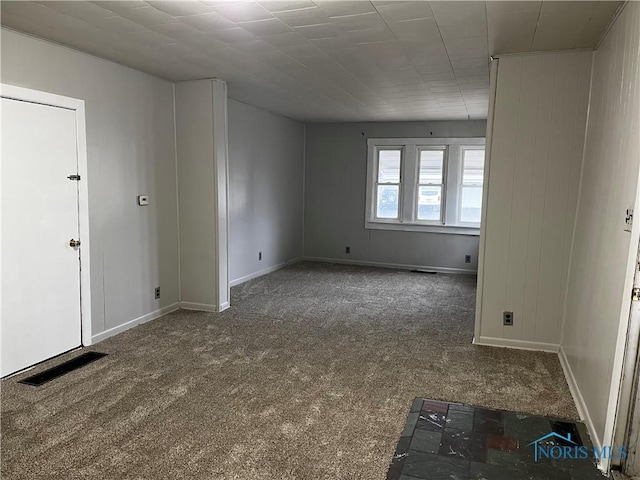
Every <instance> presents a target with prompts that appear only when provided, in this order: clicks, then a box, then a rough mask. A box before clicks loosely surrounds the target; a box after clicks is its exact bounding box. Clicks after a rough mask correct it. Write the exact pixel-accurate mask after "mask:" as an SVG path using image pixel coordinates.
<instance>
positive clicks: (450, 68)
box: [0, 0, 621, 121]
mask: <svg viewBox="0 0 640 480" xmlns="http://www.w3.org/2000/svg"><path fill="white" fill-rule="evenodd" d="M620 4H621V2H614V1H607V2H597V1H594V2H583V1H569V2H560V1H547V0H545V1H528V2H509V1H499V2H481V1H471V2H456V1H447V2H442V1H441V2H426V1H409V2H402V1H371V2H369V1H364V0H360V1H343V0H314V1H311V0H284V1H276V0H267V1H261V2H255V1H223V0H213V1H204V0H203V1H185V0H183V1H148V2H144V1H97V2H86V1H68V2H59V1H58V2H56V1H44V2H29V1H19V2H18V1H2V2H1V3H0V7H1V13H2V16H1V21H2V24H3V25H5V26H8V27H10V28H13V29H16V30H20V31H23V32H27V33H30V34H33V35H36V36H38V37H42V38H46V39H49V40H53V41H55V42H58V43H62V44H64V45H69V46H71V47H74V48H77V49H79V50H82V51H85V52H88V53H91V54H94V55H97V56H100V57H103V58H107V59H110V60H113V61H116V62H119V63H121V64H124V65H128V66H130V67H133V68H137V69H139V70H142V71H144V72H148V73H151V74H154V75H158V76H161V77H164V78H167V79H170V80H188V79H198V78H208V77H217V78H221V79H224V80H226V81H228V82H229V94H230V96H231V97H233V98H236V99H238V100H242V101H245V102H247V103H251V104H254V105H257V106H260V107H263V108H266V109H268V110H271V111H274V112H277V113H281V114H283V115H286V116H289V117H292V118H295V119H299V120H305V121H383V120H426V119H441V120H446V119H467V118H471V119H479V118H486V115H487V104H488V98H489V70H488V57H489V55H490V54H501V53H514V52H528V51H546V50H560V49H573V48H593V47H594V46H595V45H596V43H597V41H598V39H599V38H600V36H601V34H602V33H603V31H604V30H605V28H606V26H607V25H608V24H609V22H610V21H611V19H612V17H613V16H614V14H615V12H616V10H617V8H618V7H619V6H620Z"/></svg>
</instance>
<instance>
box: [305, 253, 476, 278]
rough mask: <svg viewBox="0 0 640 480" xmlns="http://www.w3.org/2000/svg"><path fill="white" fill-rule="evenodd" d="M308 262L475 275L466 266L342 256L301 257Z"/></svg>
mask: <svg viewBox="0 0 640 480" xmlns="http://www.w3.org/2000/svg"><path fill="white" fill-rule="evenodd" d="M302 259H303V260H306V261H308V262H323V263H338V264H342V265H361V266H363V267H380V268H395V269H398V270H428V271H431V272H438V273H455V274H462V275H476V274H477V273H478V272H477V270H471V269H466V268H449V267H433V266H430V265H407V264H404V263H384V262H367V261H364V260H345V259H342V258H323V257H303V258H302Z"/></svg>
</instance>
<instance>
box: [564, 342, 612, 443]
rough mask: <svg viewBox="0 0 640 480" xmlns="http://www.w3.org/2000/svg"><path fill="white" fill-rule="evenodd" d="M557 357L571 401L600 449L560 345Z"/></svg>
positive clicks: (593, 428)
mask: <svg viewBox="0 0 640 480" xmlns="http://www.w3.org/2000/svg"><path fill="white" fill-rule="evenodd" d="M558 358H559V359H560V365H562V370H563V371H564V376H565V378H566V379H567V384H568V385H569V391H570V392H571V396H572V397H573V401H574V403H575V404H576V409H577V410H578V415H580V419H581V420H582V421H583V422H584V424H585V425H586V426H587V429H588V430H589V435H591V441H592V442H593V445H594V446H595V447H598V450H601V449H602V441H601V440H600V438H598V434H597V431H596V429H595V427H594V424H593V420H592V419H591V415H589V409H588V408H587V404H586V403H585V401H584V397H583V396H582V392H581V391H580V387H579V386H578V382H577V381H576V377H575V376H574V375H573V370H571V364H569V359H568V358H567V354H566V353H565V351H564V348H562V347H560V351H559V352H558Z"/></svg>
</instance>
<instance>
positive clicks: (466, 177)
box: [462, 150, 484, 185]
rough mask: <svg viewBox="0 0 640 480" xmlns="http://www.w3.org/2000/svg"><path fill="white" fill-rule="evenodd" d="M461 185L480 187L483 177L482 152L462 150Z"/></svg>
mask: <svg viewBox="0 0 640 480" xmlns="http://www.w3.org/2000/svg"><path fill="white" fill-rule="evenodd" d="M463 165H464V167H463V169H462V183H463V184H465V185H482V179H483V176H484V150H464V159H463Z"/></svg>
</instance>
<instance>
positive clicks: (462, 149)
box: [456, 145, 487, 228]
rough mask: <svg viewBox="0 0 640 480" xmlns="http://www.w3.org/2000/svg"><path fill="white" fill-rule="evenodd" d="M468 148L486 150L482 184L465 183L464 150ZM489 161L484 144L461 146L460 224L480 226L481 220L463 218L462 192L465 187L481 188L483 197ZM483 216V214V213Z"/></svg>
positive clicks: (458, 221) (458, 215)
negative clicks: (465, 219)
mask: <svg viewBox="0 0 640 480" xmlns="http://www.w3.org/2000/svg"><path fill="white" fill-rule="evenodd" d="M467 150H484V163H483V165H482V183H480V184H467V183H464V152H466V151H467ZM486 163H487V151H486V148H485V147H484V145H482V146H480V145H463V146H461V147H460V183H459V186H458V188H459V193H458V199H459V200H458V211H457V213H456V214H457V223H458V224H459V225H464V226H467V225H468V226H471V227H476V228H480V222H465V221H463V220H462V193H463V192H464V188H465V187H467V188H478V189H480V198H482V192H483V189H484V177H485V168H484V167H485V165H486ZM481 216H482V215H481Z"/></svg>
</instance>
